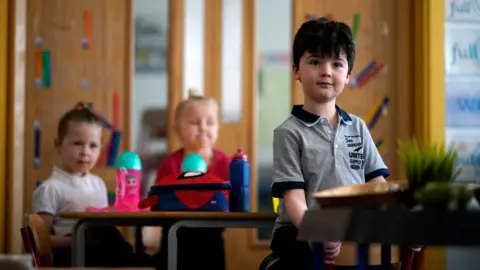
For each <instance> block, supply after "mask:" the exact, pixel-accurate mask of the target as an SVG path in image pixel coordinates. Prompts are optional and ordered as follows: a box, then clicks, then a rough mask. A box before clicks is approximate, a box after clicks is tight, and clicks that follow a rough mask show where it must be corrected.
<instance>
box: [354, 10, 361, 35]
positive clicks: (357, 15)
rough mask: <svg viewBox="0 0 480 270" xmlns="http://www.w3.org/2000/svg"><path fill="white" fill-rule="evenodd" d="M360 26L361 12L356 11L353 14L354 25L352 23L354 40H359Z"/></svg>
mask: <svg viewBox="0 0 480 270" xmlns="http://www.w3.org/2000/svg"><path fill="white" fill-rule="evenodd" d="M359 28H360V13H358V12H355V13H354V14H353V25H352V35H353V39H354V40H357V35H358V30H359Z"/></svg>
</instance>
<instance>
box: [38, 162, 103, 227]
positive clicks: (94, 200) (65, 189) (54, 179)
mask: <svg viewBox="0 0 480 270" xmlns="http://www.w3.org/2000/svg"><path fill="white" fill-rule="evenodd" d="M87 207H97V208H105V207H108V196H107V187H106V186H105V182H103V180H102V179H101V178H100V177H98V176H96V175H93V174H90V173H87V174H85V175H84V176H76V175H72V174H70V173H67V172H65V171H63V170H61V169H59V168H57V167H54V168H53V172H52V175H51V176H50V177H49V178H48V179H47V180H45V181H44V182H43V183H42V184H41V185H40V186H39V187H38V188H37V189H36V190H35V192H34V193H33V212H34V213H40V212H43V213H48V214H51V215H53V216H55V217H56V216H57V215H58V213H60V212H84V211H85V209H86V208H87ZM76 222H77V220H73V219H62V218H56V219H55V222H54V224H53V228H54V230H55V234H56V235H62V236H63V235H67V234H71V233H72V230H73V227H74V226H75V223H76Z"/></svg>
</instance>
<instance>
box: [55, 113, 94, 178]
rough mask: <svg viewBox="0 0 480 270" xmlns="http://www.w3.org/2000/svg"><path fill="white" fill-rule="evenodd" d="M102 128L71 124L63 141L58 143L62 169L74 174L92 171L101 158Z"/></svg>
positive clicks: (84, 124)
mask: <svg viewBox="0 0 480 270" xmlns="http://www.w3.org/2000/svg"><path fill="white" fill-rule="evenodd" d="M101 141H102V127H101V126H100V125H98V124H93V123H84V122H71V123H69V126H68V132H67V134H66V136H65V137H64V138H63V139H62V141H57V143H56V144H57V149H58V153H59V154H60V159H61V169H63V170H64V171H66V172H69V173H72V174H83V173H86V172H88V171H89V170H91V169H92V168H93V167H94V166H95V164H96V163H97V160H98V157H99V156H100V150H101Z"/></svg>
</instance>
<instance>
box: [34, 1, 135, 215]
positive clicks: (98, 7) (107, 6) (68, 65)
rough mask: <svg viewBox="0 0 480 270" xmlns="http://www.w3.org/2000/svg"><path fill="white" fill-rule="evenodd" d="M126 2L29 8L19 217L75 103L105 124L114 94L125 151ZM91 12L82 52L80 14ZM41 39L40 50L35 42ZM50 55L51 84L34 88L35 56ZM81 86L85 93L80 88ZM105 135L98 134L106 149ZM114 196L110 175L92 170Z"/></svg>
mask: <svg viewBox="0 0 480 270" xmlns="http://www.w3.org/2000/svg"><path fill="white" fill-rule="evenodd" d="M130 10H131V9H130V1H129V0H122V1H118V0H105V1H95V0H85V1H75V2H67V1H61V0H39V1H32V2H29V6H28V26H27V29H28V30H27V52H28V54H27V63H29V64H28V66H27V76H26V91H27V95H26V111H27V112H26V120H25V202H26V204H25V211H29V209H30V207H31V198H32V193H33V190H34V189H35V183H36V181H37V180H43V179H46V178H47V177H48V176H49V175H50V173H51V170H52V166H53V165H54V164H55V162H56V161H57V156H56V152H55V151H53V141H54V139H55V137H56V129H57V123H58V120H59V118H60V117H61V115H62V114H64V113H65V112H66V111H67V110H69V109H71V108H72V107H73V106H74V105H75V103H76V102H78V101H88V102H92V103H93V106H94V108H95V110H96V111H98V112H99V113H100V114H101V115H102V116H104V117H106V118H107V119H109V120H111V119H112V117H113V111H112V110H113V106H112V101H113V94H114V92H118V94H119V97H120V108H121V112H120V115H119V129H120V130H122V131H124V133H123V136H122V149H125V148H126V147H128V143H129V141H130V140H129V133H130V132H129V125H128V119H129V115H130V100H129V96H130V95H129V89H130V77H131V72H130V58H131V54H130V47H131V45H130V44H131V38H130V32H131V31H130V29H131V19H130V16H131V14H130ZM87 11H90V12H91V25H92V27H91V31H92V40H91V41H90V42H91V43H90V44H91V46H90V47H89V48H88V49H84V48H83V47H82V39H83V38H84V37H85V35H84V33H85V29H84V28H85V24H84V13H85V12H87ZM38 38H41V39H42V40H43V44H42V46H41V47H38V46H35V41H36V40H38ZM44 50H48V51H50V53H51V59H52V62H51V74H52V84H51V87H49V88H42V89H38V88H36V87H35V84H34V82H35V65H34V63H35V54H36V52H39V51H44ZM82 80H87V81H88V87H86V88H85V87H82ZM36 120H38V121H40V123H41V125H42V133H41V164H40V166H39V167H38V168H34V167H33V161H32V157H33V151H34V141H33V137H34V132H33V123H34V121H36ZM109 136H110V132H109V131H105V133H104V142H105V144H106V143H108V139H109ZM93 172H94V173H96V174H98V175H99V176H100V177H102V178H103V179H104V180H105V182H106V184H107V188H109V190H114V186H115V177H114V169H112V168H106V167H105V166H99V167H97V168H95V169H94V170H93Z"/></svg>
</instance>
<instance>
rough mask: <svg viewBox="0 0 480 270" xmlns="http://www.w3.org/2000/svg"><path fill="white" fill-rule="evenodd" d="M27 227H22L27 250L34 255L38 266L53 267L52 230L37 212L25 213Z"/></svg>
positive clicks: (35, 263)
mask: <svg viewBox="0 0 480 270" xmlns="http://www.w3.org/2000/svg"><path fill="white" fill-rule="evenodd" d="M25 225H26V226H25V227H24V228H22V229H21V232H22V238H23V243H24V246H25V249H26V250H27V252H29V253H31V254H32V255H33V257H34V262H33V263H34V265H35V266H36V267H51V266H52V264H53V261H52V242H51V239H50V231H49V229H48V226H47V225H45V223H44V222H43V219H42V217H41V216H39V215H37V214H27V215H25Z"/></svg>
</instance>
